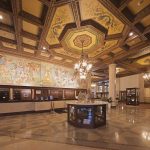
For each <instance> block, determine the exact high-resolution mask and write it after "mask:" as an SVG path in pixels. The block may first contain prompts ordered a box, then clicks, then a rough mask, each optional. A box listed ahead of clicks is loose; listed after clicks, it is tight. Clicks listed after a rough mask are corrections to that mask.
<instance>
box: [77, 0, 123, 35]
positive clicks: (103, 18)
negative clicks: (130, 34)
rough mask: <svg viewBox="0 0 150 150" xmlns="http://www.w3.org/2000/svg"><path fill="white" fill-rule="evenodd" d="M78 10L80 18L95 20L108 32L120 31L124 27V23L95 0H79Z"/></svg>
mask: <svg viewBox="0 0 150 150" xmlns="http://www.w3.org/2000/svg"><path fill="white" fill-rule="evenodd" d="M80 10H81V18H82V20H86V19H93V20H95V21H97V22H98V23H100V24H101V25H103V26H104V27H105V28H107V29H108V34H116V33H121V32H122V30H123V28H124V24H123V23H122V22H121V21H120V20H119V19H117V18H116V17H115V16H114V15H113V14H112V13H111V12H109V11H108V10H107V9H106V8H105V7H104V6H103V5H102V4H101V3H100V2H98V1H97V0H95V1H94V2H93V0H81V1H80Z"/></svg>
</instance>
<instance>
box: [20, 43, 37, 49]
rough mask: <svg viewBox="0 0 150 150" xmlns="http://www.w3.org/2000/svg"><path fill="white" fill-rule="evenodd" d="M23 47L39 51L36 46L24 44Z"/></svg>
mask: <svg viewBox="0 0 150 150" xmlns="http://www.w3.org/2000/svg"><path fill="white" fill-rule="evenodd" d="M22 46H23V47H25V48H28V49H32V50H37V47H36V46H32V45H28V44H25V43H22Z"/></svg>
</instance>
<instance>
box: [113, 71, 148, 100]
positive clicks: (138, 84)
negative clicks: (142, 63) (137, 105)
mask: <svg viewBox="0 0 150 150" xmlns="http://www.w3.org/2000/svg"><path fill="white" fill-rule="evenodd" d="M126 88H139V90H140V97H139V99H140V102H150V88H144V79H143V74H142V73H141V74H136V75H131V76H126V77H122V78H117V83H116V91H117V94H119V91H125V90H126Z"/></svg>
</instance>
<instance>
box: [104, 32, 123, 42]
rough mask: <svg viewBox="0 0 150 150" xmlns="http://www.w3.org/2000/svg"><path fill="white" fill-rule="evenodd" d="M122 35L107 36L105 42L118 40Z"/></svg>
mask: <svg viewBox="0 0 150 150" xmlns="http://www.w3.org/2000/svg"><path fill="white" fill-rule="evenodd" d="M122 37H123V36H122V33H117V34H111V35H107V36H106V38H105V40H106V41H111V40H120V39H121V38H122Z"/></svg>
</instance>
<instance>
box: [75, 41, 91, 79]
mask: <svg viewBox="0 0 150 150" xmlns="http://www.w3.org/2000/svg"><path fill="white" fill-rule="evenodd" d="M81 44H82V52H81V57H80V60H79V62H78V63H76V64H75V65H74V69H75V71H76V74H79V76H80V79H86V77H87V75H88V73H89V72H90V70H91V68H92V64H91V63H89V62H88V55H87V54H85V53H83V47H84V40H81Z"/></svg>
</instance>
